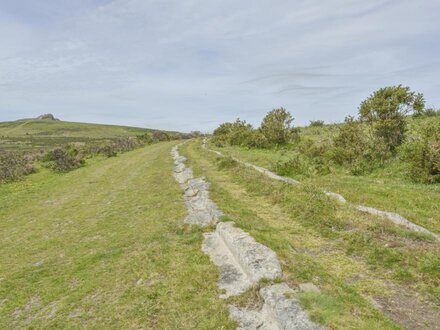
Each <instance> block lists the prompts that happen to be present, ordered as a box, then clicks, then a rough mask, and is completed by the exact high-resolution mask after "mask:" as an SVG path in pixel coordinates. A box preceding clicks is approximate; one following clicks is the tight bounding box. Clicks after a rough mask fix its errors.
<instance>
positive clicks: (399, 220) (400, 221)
mask: <svg viewBox="0 0 440 330" xmlns="http://www.w3.org/2000/svg"><path fill="white" fill-rule="evenodd" d="M203 148H205V149H206V150H208V151H210V152H213V153H215V154H216V155H218V156H220V157H225V155H223V154H222V153H221V152H219V151H217V150H212V149H210V148H209V147H208V143H207V141H206V140H204V141H203ZM232 159H234V160H235V161H236V162H238V163H240V164H242V165H244V166H246V167H250V168H253V169H255V170H256V171H258V172H260V173H263V174H264V175H266V176H267V177H269V178H271V179H274V180H278V181H282V182H285V183H288V184H293V185H297V184H300V182H299V181H296V180H294V179H292V178H288V177H285V176H280V175H278V174H276V173H273V172H271V171H269V170H268V169H266V168H264V167H260V166H257V165H254V164H251V163H247V162H244V161H242V160H240V159H237V158H235V157H232ZM324 193H325V194H326V195H327V196H329V197H332V198H335V199H337V200H338V201H339V202H341V203H347V200H346V199H345V198H344V197H343V196H342V195H340V194H337V193H334V192H331V191H325V192H324ZM354 208H355V209H356V210H358V211H360V212H363V213H369V214H372V215H375V216H379V217H382V218H386V219H388V220H390V221H392V222H394V223H395V224H397V225H401V226H404V227H406V228H408V229H410V230H413V231H416V232H419V233H423V234H428V235H431V236H433V237H434V238H436V239H437V240H440V235H438V234H436V233H433V232H432V231H430V230H428V229H426V228H424V227H422V226H419V225H416V224H415V223H413V222H411V221H409V220H408V219H405V218H404V217H402V216H401V215H399V214H397V213H393V212H386V211H381V210H378V209H375V208H373V207H368V206H364V205H354Z"/></svg>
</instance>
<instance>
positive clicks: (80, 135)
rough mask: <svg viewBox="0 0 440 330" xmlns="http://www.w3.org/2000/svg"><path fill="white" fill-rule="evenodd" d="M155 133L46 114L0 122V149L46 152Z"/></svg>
mask: <svg viewBox="0 0 440 330" xmlns="http://www.w3.org/2000/svg"><path fill="white" fill-rule="evenodd" d="M153 131H155V130H154V129H149V128H139V127H129V126H117V125H103V124H89V123H76V122H68V121H61V120H57V119H56V118H55V117H54V116H53V115H52V114H46V115H42V116H39V117H38V118H33V119H21V120H17V121H10V122H0V150H1V149H17V148H19V149H28V148H43V149H44V148H48V147H53V146H58V145H61V144H65V143H69V142H87V141H90V140H102V139H111V138H115V137H118V136H119V137H120V136H135V135H142V134H145V133H149V132H153ZM171 133H173V132H171Z"/></svg>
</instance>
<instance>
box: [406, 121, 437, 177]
mask: <svg viewBox="0 0 440 330" xmlns="http://www.w3.org/2000/svg"><path fill="white" fill-rule="evenodd" d="M400 152H401V159H402V160H403V161H405V162H406V163H407V164H408V165H409V172H410V177H411V179H412V181H414V182H419V183H439V182H440V126H439V125H435V124H431V125H428V126H427V127H426V129H425V130H424V134H423V136H422V137H421V138H419V139H416V140H414V141H411V142H408V143H406V144H404V145H403V146H402V148H401V150H400Z"/></svg>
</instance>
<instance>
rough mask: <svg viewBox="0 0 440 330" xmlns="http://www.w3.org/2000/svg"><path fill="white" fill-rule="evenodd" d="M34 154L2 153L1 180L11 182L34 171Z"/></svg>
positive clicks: (0, 162)
mask: <svg viewBox="0 0 440 330" xmlns="http://www.w3.org/2000/svg"><path fill="white" fill-rule="evenodd" d="M32 161H33V156H31V155H23V154H19V153H16V152H4V153H0V182H11V181H16V180H20V179H22V178H23V177H24V176H26V175H28V174H31V173H34V172H35V170H36V169H35V167H34V166H33V164H32Z"/></svg>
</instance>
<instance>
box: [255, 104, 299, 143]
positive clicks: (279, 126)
mask: <svg viewBox="0 0 440 330" xmlns="http://www.w3.org/2000/svg"><path fill="white" fill-rule="evenodd" d="M292 121H293V117H292V115H291V114H290V113H289V112H288V111H287V110H286V109H284V108H279V109H274V110H272V111H270V112H269V113H268V114H267V115H266V117H264V118H263V121H262V122H261V127H260V130H261V133H263V135H264V136H265V137H266V139H267V142H268V143H269V144H270V145H284V144H286V143H288V142H289V140H290V138H291V137H292V134H293V132H292V127H291V124H292Z"/></svg>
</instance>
